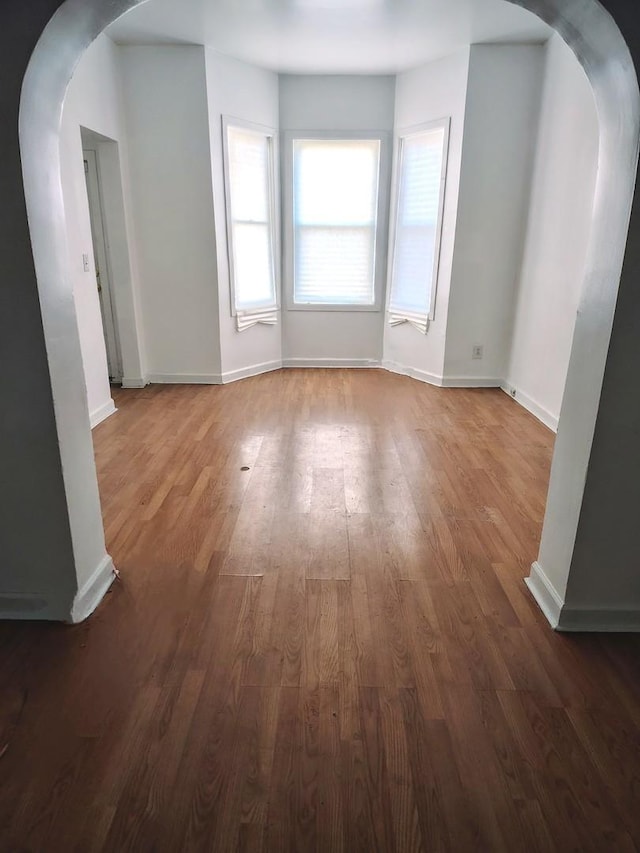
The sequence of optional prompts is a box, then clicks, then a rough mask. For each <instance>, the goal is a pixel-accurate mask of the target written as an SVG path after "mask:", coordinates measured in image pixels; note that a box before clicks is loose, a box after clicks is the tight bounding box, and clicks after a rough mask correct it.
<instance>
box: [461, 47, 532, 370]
mask: <svg viewBox="0 0 640 853" xmlns="http://www.w3.org/2000/svg"><path fill="white" fill-rule="evenodd" d="M543 62H544V49H543V47H542V46H527V45H474V46H472V48H471V53H470V60H469V85H468V89H467V108H466V114H465V128H464V146H463V151H462V168H461V176H460V195H459V207H458V224H457V233H456V240H455V249H454V257H453V271H452V280H451V293H450V299H449V314H448V318H447V331H446V347H445V365H444V373H445V382H449V383H454V384H455V383H457V382H458V381H459V380H460V381H461V384H462V383H463V382H471V383H473V382H478V383H479V384H485V383H486V384H498V385H499V384H500V383H501V381H502V380H503V379H504V377H505V375H506V371H507V364H508V360H509V350H510V344H511V326H512V322H513V315H514V311H515V299H516V292H517V284H518V278H519V274H520V267H521V261H522V252H523V247H524V237H525V231H526V222H527V213H528V205H529V198H530V187H531V175H532V171H533V161H534V155H535V145H536V139H537V129H538V117H539V109H540V95H541V87H542V77H543V68H544V66H543ZM476 344H479V345H482V346H483V349H484V357H483V359H482V360H474V359H473V358H472V350H473V346H474V345H476Z"/></svg>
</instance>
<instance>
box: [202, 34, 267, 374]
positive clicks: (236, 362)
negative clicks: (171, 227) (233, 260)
mask: <svg viewBox="0 0 640 853" xmlns="http://www.w3.org/2000/svg"><path fill="white" fill-rule="evenodd" d="M205 63H206V74H207V98H208V111H209V135H210V139H211V171H212V175H213V201H214V208H215V223H216V245H217V255H218V257H217V267H218V302H219V312H220V350H221V359H222V374H223V379H228V378H232V377H233V375H234V374H235V373H236V372H237V371H241V372H242V374H243V375H244V373H245V372H246V371H249V372H252V368H256V369H257V367H256V366H267V365H270V366H272V365H273V364H274V363H279V362H281V360H282V327H281V325H280V323H279V324H278V325H277V326H266V325H262V324H258V325H257V326H252V327H251V328H250V329H245V330H244V331H243V332H238V330H237V328H236V321H235V318H234V317H232V315H231V291H230V282H229V255H228V247H227V223H226V210H225V187H224V160H223V142H222V116H223V115H226V116H233V117H235V118H238V119H242V120H243V121H248V122H252V123H254V124H261V125H264V126H265V127H271V128H274V129H276V130H277V128H278V120H279V115H278V75H277V74H274V73H273V72H271V71H263V70H262V69H260V68H255V67H254V66H252V65H247V64H246V63H244V62H239V61H237V60H235V59H231V58H229V57H226V56H221V55H220V54H218V53H216V52H215V51H213V50H207V51H206V52H205Z"/></svg>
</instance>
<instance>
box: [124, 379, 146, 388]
mask: <svg viewBox="0 0 640 853" xmlns="http://www.w3.org/2000/svg"><path fill="white" fill-rule="evenodd" d="M148 384H149V380H148V379H147V378H146V377H145V376H123V377H122V387H123V388H144V387H146V386H147V385H148Z"/></svg>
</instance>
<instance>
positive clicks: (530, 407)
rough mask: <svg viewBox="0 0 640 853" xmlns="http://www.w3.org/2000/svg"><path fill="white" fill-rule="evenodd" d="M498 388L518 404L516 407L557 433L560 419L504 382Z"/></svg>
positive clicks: (531, 398)
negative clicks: (518, 406) (519, 407)
mask: <svg viewBox="0 0 640 853" xmlns="http://www.w3.org/2000/svg"><path fill="white" fill-rule="evenodd" d="M500 388H501V389H502V390H503V391H504V393H505V394H506V395H507V397H510V398H511V399H512V400H514V401H515V402H516V403H518V405H520V406H522V408H523V409H526V410H527V411H528V412H529V414H531V415H533V416H534V418H537V419H538V420H539V421H540V423H542V424H544V425H545V426H546V427H547V428H548V429H550V430H551V431H552V432H558V422H559V420H560V419H559V418H558V417H556V415H552V414H551V412H549V411H548V410H547V409H545V408H544V406H541V405H540V403H537V402H536V401H535V400H534V399H533V397H529V395H528V394H525V393H524V392H523V391H518V390H517V389H516V388H515V387H514V386H513V385H511V384H510V383H509V382H507V381H506V380H505V381H502V382H501V383H500Z"/></svg>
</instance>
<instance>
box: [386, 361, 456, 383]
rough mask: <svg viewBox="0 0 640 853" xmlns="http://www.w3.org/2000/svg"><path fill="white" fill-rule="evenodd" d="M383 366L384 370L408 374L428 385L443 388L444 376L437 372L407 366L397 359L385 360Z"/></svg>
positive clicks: (401, 374)
mask: <svg viewBox="0 0 640 853" xmlns="http://www.w3.org/2000/svg"><path fill="white" fill-rule="evenodd" d="M381 367H382V368H383V369H384V370H388V371H389V373H397V374H398V375H399V376H408V377H409V378H410V379H417V380H418V382H425V383H426V384H427V385H433V386H435V387H436V388H442V376H440V375H439V374H437V373H429V371H427V370H421V369H420V368H418V367H407V366H406V365H405V364H400V363H399V362H397V361H387V360H385V361H383V362H382V363H381Z"/></svg>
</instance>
